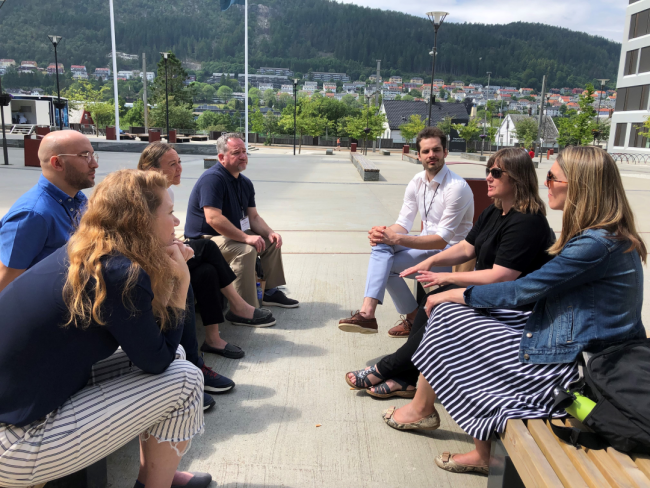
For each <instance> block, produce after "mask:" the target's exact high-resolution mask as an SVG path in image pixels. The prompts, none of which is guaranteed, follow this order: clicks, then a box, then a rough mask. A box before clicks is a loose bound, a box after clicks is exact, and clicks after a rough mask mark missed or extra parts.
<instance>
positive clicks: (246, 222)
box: [239, 217, 251, 232]
mask: <svg viewBox="0 0 650 488" xmlns="http://www.w3.org/2000/svg"><path fill="white" fill-rule="evenodd" d="M239 226H240V227H241V230H242V232H246V231H247V230H250V228H251V223H250V222H249V220H248V217H244V218H243V219H241V220H240V221H239Z"/></svg>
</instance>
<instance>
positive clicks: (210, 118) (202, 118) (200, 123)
mask: <svg viewBox="0 0 650 488" xmlns="http://www.w3.org/2000/svg"><path fill="white" fill-rule="evenodd" d="M217 124H219V115H218V114H216V113H215V112H211V111H210V110H206V111H205V112H203V113H202V114H201V115H199V118H198V119H197V120H196V126H197V127H198V128H199V129H201V130H206V129H207V128H208V127H210V126H212V125H217Z"/></svg>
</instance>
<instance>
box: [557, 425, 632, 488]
mask: <svg viewBox="0 0 650 488" xmlns="http://www.w3.org/2000/svg"><path fill="white" fill-rule="evenodd" d="M566 425H567V427H575V428H576V429H581V430H585V426H584V425H582V423H580V422H579V421H578V420H576V419H567V420H566ZM582 449H584V450H585V452H586V453H587V456H589V459H591V460H592V461H593V462H594V464H595V465H596V467H598V469H599V470H600V472H601V473H602V474H603V476H604V477H605V478H606V479H607V481H608V482H609V484H610V485H612V487H614V488H634V485H633V484H632V482H631V481H630V480H629V478H628V477H627V475H626V474H625V472H624V471H623V470H622V469H621V468H620V466H619V465H618V464H617V463H616V462H615V461H614V459H613V458H612V457H611V456H610V455H609V454H608V453H607V451H605V450H603V449H600V450H594V449H585V448H584V447H583V448H582Z"/></svg>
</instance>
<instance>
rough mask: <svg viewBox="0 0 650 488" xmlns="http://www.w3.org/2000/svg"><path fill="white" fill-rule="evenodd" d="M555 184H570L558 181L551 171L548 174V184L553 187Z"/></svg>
mask: <svg viewBox="0 0 650 488" xmlns="http://www.w3.org/2000/svg"><path fill="white" fill-rule="evenodd" d="M553 183H568V181H562V180H558V179H557V178H556V177H555V175H554V174H553V173H551V172H550V171H549V172H548V173H546V184H547V185H552V184H553Z"/></svg>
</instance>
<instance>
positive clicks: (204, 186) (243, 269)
mask: <svg viewBox="0 0 650 488" xmlns="http://www.w3.org/2000/svg"><path fill="white" fill-rule="evenodd" d="M217 150H218V152H219V155H218V158H219V163H218V164H215V165H214V166H213V167H212V168H210V169H209V170H207V171H205V172H204V173H203V174H202V175H201V177H200V178H199V179H198V181H197V182H196V184H195V185H194V188H193V189H192V193H191V194H190V199H189V201H188V204H187V217H186V220H185V237H187V238H189V239H201V238H207V239H212V240H213V241H214V242H215V243H216V244H217V245H218V246H219V249H220V250H221V253H222V254H223V257H224V258H225V259H226V261H228V262H229V263H230V267H231V268H232V270H233V271H234V272H235V275H236V276H237V279H236V280H235V281H234V282H233V286H234V287H235V289H236V290H237V293H239V295H240V296H241V297H242V298H243V299H244V300H246V302H248V303H249V304H250V305H252V306H253V307H258V306H260V305H267V306H275V307H284V308H295V307H297V306H298V301H297V300H292V299H291V298H288V297H287V296H286V295H285V294H284V293H282V292H281V291H280V290H278V289H277V288H276V287H278V286H281V285H284V284H286V282H285V279H284V269H283V267H282V254H281V252H280V247H281V246H282V237H281V236H280V234H278V233H277V232H274V231H273V229H271V228H270V227H269V226H268V224H267V223H266V222H265V221H264V219H263V218H262V217H261V216H260V214H259V213H258V212H257V207H256V205H255V188H254V187H253V183H252V182H251V180H249V179H248V178H246V177H245V176H244V175H242V174H241V172H242V171H244V170H245V169H246V166H247V165H248V155H247V154H246V145H245V144H244V141H243V140H242V139H241V136H240V135H239V134H235V133H229V134H224V135H222V136H221V137H220V138H219V140H217ZM258 255H259V256H260V258H261V263H262V270H263V272H264V279H265V280H266V287H265V288H266V290H265V291H264V295H263V298H262V300H260V301H261V304H260V305H258V298H257V289H256V275H255V264H256V262H257V256H258Z"/></svg>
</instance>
